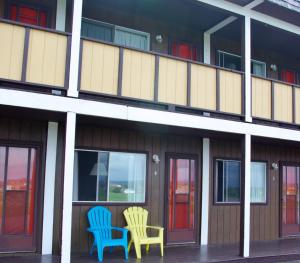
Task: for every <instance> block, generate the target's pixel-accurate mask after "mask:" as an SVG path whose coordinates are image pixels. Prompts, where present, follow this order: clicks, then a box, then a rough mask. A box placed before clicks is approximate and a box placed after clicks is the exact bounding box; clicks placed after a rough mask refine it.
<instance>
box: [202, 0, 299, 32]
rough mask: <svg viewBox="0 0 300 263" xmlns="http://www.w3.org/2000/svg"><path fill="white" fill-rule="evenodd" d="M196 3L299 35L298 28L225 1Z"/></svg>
mask: <svg viewBox="0 0 300 263" xmlns="http://www.w3.org/2000/svg"><path fill="white" fill-rule="evenodd" d="M197 1H199V2H202V3H205V4H208V5H211V6H214V7H217V8H220V9H223V10H226V11H228V12H231V13H235V14H237V15H242V16H250V18H251V19H253V20H257V21H259V22H262V23H265V24H268V25H271V26H273V27H277V28H280V29H283V30H285V31H288V32H291V33H294V34H297V35H300V27H299V26H296V25H293V24H290V23H288V22H285V21H282V20H280V19H277V18H275V17H272V16H269V15H266V14H262V13H259V12H257V11H254V10H249V9H246V8H245V9H244V8H243V7H241V6H239V5H237V4H233V3H230V2H227V1H225V0H197Z"/></svg>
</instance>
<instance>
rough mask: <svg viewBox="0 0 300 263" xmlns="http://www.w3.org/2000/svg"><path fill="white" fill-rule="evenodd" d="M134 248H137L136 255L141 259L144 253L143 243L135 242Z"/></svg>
mask: <svg viewBox="0 0 300 263" xmlns="http://www.w3.org/2000/svg"><path fill="white" fill-rule="evenodd" d="M134 248H135V253H136V257H137V258H138V259H141V258H142V255H141V245H140V244H138V243H137V242H134Z"/></svg>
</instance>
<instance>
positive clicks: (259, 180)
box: [251, 162, 267, 203]
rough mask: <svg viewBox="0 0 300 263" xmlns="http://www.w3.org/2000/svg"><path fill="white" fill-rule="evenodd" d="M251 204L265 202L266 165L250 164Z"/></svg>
mask: <svg viewBox="0 0 300 263" xmlns="http://www.w3.org/2000/svg"><path fill="white" fill-rule="evenodd" d="M251 202H252V203H266V202H267V164H266V163H263V162H252V163H251Z"/></svg>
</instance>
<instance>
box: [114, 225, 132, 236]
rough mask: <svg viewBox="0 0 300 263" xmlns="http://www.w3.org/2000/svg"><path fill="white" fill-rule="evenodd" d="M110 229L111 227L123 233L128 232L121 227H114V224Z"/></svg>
mask: <svg viewBox="0 0 300 263" xmlns="http://www.w3.org/2000/svg"><path fill="white" fill-rule="evenodd" d="M111 229H112V230H117V231H120V232H123V233H125V234H127V232H128V229H126V228H122V227H115V226H112V227H111Z"/></svg>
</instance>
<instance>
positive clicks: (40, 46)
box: [0, 20, 70, 88]
mask: <svg viewBox="0 0 300 263" xmlns="http://www.w3.org/2000/svg"><path fill="white" fill-rule="evenodd" d="M0 39H1V41H0V58H1V63H0V79H3V80H10V81H20V82H23V83H29V84H38V85H43V86H51V87H58V88H65V87H66V83H67V79H68V77H67V72H68V61H69V58H68V57H69V55H68V50H69V48H68V46H69V43H70V37H69V36H68V34H65V33H63V32H57V31H54V30H49V29H41V28H39V27H33V26H28V25H23V24H20V23H14V22H11V21H6V20H1V21H0Z"/></svg>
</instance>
